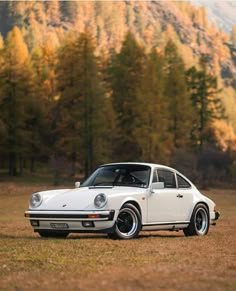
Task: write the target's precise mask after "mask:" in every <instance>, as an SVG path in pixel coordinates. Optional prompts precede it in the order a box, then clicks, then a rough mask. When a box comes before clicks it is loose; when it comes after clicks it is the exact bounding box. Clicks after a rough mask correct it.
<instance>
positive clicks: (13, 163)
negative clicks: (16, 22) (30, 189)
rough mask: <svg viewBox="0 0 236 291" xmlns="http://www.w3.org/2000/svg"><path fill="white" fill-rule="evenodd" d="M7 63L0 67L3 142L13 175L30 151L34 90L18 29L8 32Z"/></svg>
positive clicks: (10, 172) (25, 49)
mask: <svg viewBox="0 0 236 291" xmlns="http://www.w3.org/2000/svg"><path fill="white" fill-rule="evenodd" d="M2 56H3V59H4V62H3V64H2V67H1V69H0V87H1V91H0V108H1V117H2V120H3V122H4V124H5V126H6V138H5V140H4V141H3V144H4V150H5V154H6V155H7V157H8V161H9V174H10V175H12V176H13V175H16V174H17V168H18V165H17V159H20V160H21V159H22V156H23V155H24V153H25V152H26V151H27V142H28V140H27V138H28V136H27V129H26V120H27V105H28V100H29V96H30V91H31V77H30V69H29V63H28V62H27V60H28V50H27V47H26V44H25V43H24V40H23V38H22V35H21V32H20V30H19V29H18V28H16V27H15V28H14V29H13V30H12V31H10V32H9V33H8V36H7V39H6V43H5V47H4V48H3V51H2Z"/></svg>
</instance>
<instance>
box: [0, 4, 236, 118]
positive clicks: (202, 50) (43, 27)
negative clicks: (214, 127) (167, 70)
mask: <svg viewBox="0 0 236 291" xmlns="http://www.w3.org/2000/svg"><path fill="white" fill-rule="evenodd" d="M196 1H197V0H196ZM199 2H200V0H199V1H198V3H199ZM204 2H205V1H204ZM207 3H209V1H207ZM217 5H220V9H218V10H217V13H218V15H220V14H222V15H223V14H224V11H225V10H224V9H223V6H222V5H223V4H222V3H217ZM207 7H211V8H212V10H213V3H212V5H211V6H209V5H208V6H207ZM214 7H218V6H214ZM224 7H225V9H226V8H227V12H229V11H230V8H231V7H232V8H233V7H235V3H232V2H227V5H224ZM214 9H215V8H214ZM214 11H215V10H214ZM233 11H234V10H232V15H233V14H234V12H233ZM226 15H228V13H227V14H226ZM227 19H228V20H230V19H231V18H230V17H228V16H227ZM15 25H16V26H18V27H19V28H20V29H21V31H22V34H23V37H24V39H25V41H26V43H27V45H28V48H29V50H30V51H32V50H33V49H34V48H36V47H39V46H42V45H43V44H45V43H50V45H52V46H54V47H55V48H58V47H59V46H60V45H61V44H62V42H63V40H64V39H65V36H66V35H67V34H68V33H69V32H70V31H78V32H82V31H84V30H85V29H89V30H90V32H91V33H92V35H93V36H94V39H95V40H96V48H97V53H98V54H99V53H100V52H101V51H102V52H103V53H105V52H107V53H109V51H110V50H112V49H115V51H119V50H120V48H121V43H122V41H123V39H124V35H125V34H126V32H127V30H128V29H130V30H131V31H132V32H133V33H134V34H135V37H136V39H137V40H138V41H139V42H140V43H141V44H142V45H143V46H144V47H146V49H147V50H148V49H150V48H151V47H153V46H154V47H158V49H160V50H162V49H163V47H164V46H165V44H166V42H167V40H168V39H169V38H171V39H173V40H174V41H175V43H176V45H177V46H178V50H179V52H180V53H181V55H182V57H183V59H184V61H185V64H186V66H187V67H191V66H192V65H196V64H197V63H198V59H199V57H200V56H201V55H202V54H207V55H208V65H209V67H210V68H211V70H214V72H215V74H216V75H217V76H218V77H219V80H220V83H221V86H223V87H225V88H226V90H224V91H223V93H222V98H223V100H224V102H225V104H226V110H227V112H228V113H229V115H230V116H231V117H232V119H233V121H235V123H236V119H235V117H234V116H236V114H235V112H234V109H232V104H234V102H235V98H236V97H235V95H236V94H235V88H236V77H235V75H236V68H235V64H236V56H235V50H236V49H235V47H234V46H233V45H232V43H231V40H230V36H229V35H228V34H226V33H224V32H223V31H222V30H220V29H219V28H218V27H217V25H216V24H215V23H214V22H213V23H209V21H208V14H207V12H206V9H205V8H203V7H194V6H193V5H192V4H191V3H186V2H170V1H161V2H157V1H150V2H149V1H147V2H140V1H137V2H135V1H131V2H129V1H117V2H116V1H111V2H110V1H104V2H102V1H101V2H100V1H98V2H90V1H87V2H86V1H79V2H77V1H49V2H47V1H45V2H40V1H24V2H23V1H21V2H18V1H16V2H15V1H1V2H0V32H1V34H2V35H3V37H4V38H5V37H6V35H7V33H8V32H9V31H10V30H11V29H12V28H13V27H14V26H15ZM233 108H234V107H233Z"/></svg>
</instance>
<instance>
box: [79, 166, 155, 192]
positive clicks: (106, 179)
mask: <svg viewBox="0 0 236 291" xmlns="http://www.w3.org/2000/svg"><path fill="white" fill-rule="evenodd" d="M150 172H151V168H150V167H148V166H145V165H137V164H117V165H107V166H103V167H100V168H98V169H97V170H96V171H95V172H94V173H93V174H92V175H91V176H90V177H89V178H88V179H87V180H86V181H85V182H84V183H83V184H82V185H81V187H96V186H97V187H99V186H128V187H142V188H145V187H148V184H149V177H150Z"/></svg>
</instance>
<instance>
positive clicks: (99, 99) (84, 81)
mask: <svg viewBox="0 0 236 291" xmlns="http://www.w3.org/2000/svg"><path fill="white" fill-rule="evenodd" d="M94 51H95V47H94V45H93V41H92V38H91V36H90V34H89V33H88V32H84V33H82V34H81V35H80V36H79V37H78V38H76V37H75V38H74V37H72V38H70V39H69V40H67V43H66V44H65V45H64V47H63V48H62V50H61V52H60V54H59V60H60V62H59V65H58V89H59V93H60V99H59V102H58V106H59V107H58V108H59V113H60V119H61V121H60V122H59V123H58V130H59V132H60V136H61V137H59V139H58V144H59V145H60V148H61V149H62V150H63V151H64V152H67V153H69V158H70V160H71V161H72V164H73V165H75V163H76V161H79V162H80V168H81V169H83V170H84V172H85V175H86V176H87V175H88V174H89V173H90V172H91V171H92V169H93V168H94V167H95V166H96V165H97V164H99V163H100V162H104V159H106V158H107V157H106V156H105V157H104V153H105V152H106V150H107V147H106V146H105V144H106V141H107V140H108V138H109V137H108V136H107V134H106V132H108V127H107V124H109V120H107V115H106V107H107V103H106V100H105V96H104V95H105V94H104V91H103V88H102V85H101V81H100V78H99V71H98V64H97V59H96V57H95V54H94ZM62 56H63V57H62ZM108 152H109V151H108Z"/></svg>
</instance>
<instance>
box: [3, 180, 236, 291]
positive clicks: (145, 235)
mask: <svg viewBox="0 0 236 291" xmlns="http://www.w3.org/2000/svg"><path fill="white" fill-rule="evenodd" d="M46 188H47V187H45V189H46ZM41 189H42V187H40V188H39V187H37V186H22V185H15V184H9V183H1V185H0V290H65V289H66V290H198V291H199V290H208V291H209V290H214V291H215V290H220V291H222V290H236V227H235V225H236V190H210V191H205V192H204V194H206V195H207V196H208V197H210V198H211V199H213V200H214V201H215V202H216V204H217V208H218V210H219V211H220V212H221V218H220V220H219V222H218V223H217V225H216V226H211V228H210V231H209V233H208V235H207V236H205V237H185V236H184V235H183V232H182V231H180V232H141V233H140V237H139V238H138V239H135V240H131V241H118V240H116V241H114V240H110V239H108V238H107V236H106V235H84V234H83V235H80V234H79V235H78V234H73V235H70V236H69V237H68V238H67V239H65V240H57V239H41V238H40V237H39V236H38V235H37V234H35V233H34V232H33V231H32V228H31V226H30V225H29V222H28V221H26V220H25V218H24V216H23V215H24V210H25V209H26V208H27V207H28V198H29V195H30V194H31V193H32V192H34V191H38V190H41Z"/></svg>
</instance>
